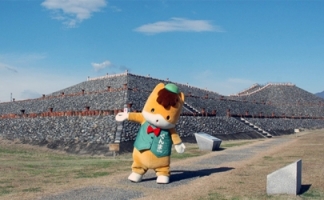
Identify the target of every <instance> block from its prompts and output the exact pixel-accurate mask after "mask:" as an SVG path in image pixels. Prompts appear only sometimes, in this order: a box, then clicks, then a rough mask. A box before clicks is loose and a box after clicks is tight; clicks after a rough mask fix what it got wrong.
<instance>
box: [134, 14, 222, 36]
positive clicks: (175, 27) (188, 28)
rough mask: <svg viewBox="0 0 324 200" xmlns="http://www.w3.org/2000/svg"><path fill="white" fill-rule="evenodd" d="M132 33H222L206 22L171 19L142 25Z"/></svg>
mask: <svg viewBox="0 0 324 200" xmlns="http://www.w3.org/2000/svg"><path fill="white" fill-rule="evenodd" d="M134 31H137V32H141V33H146V34H157V33H163V32H175V31H182V32H203V31H215V32H224V30H223V29H222V28H221V27H219V26H215V25H212V24H211V22H210V21H208V20H190V19H185V18H175V17H174V18H171V19H170V20H168V21H159V22H155V23H152V24H145V25H142V26H140V27H138V28H136V29H134Z"/></svg>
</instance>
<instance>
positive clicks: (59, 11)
mask: <svg viewBox="0 0 324 200" xmlns="http://www.w3.org/2000/svg"><path fill="white" fill-rule="evenodd" d="M41 5H42V6H44V7H45V8H47V9H49V10H52V11H53V14H54V16H53V19H57V20H61V21H63V23H64V24H65V25H67V26H68V27H70V28H72V27H75V26H76V25H77V24H78V23H81V22H82V21H83V20H85V19H89V18H90V17H91V14H92V13H94V12H99V11H100V9H101V8H103V7H105V6H106V5H107V3H106V0H45V1H44V2H43V3H41Z"/></svg>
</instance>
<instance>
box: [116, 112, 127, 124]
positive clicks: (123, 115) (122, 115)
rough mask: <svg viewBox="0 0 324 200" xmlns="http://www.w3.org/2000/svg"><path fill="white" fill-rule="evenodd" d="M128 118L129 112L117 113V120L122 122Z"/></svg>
mask: <svg viewBox="0 0 324 200" xmlns="http://www.w3.org/2000/svg"><path fill="white" fill-rule="evenodd" d="M126 119H128V113H126V112H120V113H118V114H117V115H116V121H118V122H122V121H124V120H126Z"/></svg>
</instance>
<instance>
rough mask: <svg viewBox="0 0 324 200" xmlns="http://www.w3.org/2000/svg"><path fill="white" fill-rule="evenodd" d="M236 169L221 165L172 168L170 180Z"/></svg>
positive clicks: (174, 180) (175, 180)
mask: <svg viewBox="0 0 324 200" xmlns="http://www.w3.org/2000/svg"><path fill="white" fill-rule="evenodd" d="M232 169H234V168H233V167H219V168H212V169H200V170H193V171H190V170H172V171H171V176H170V182H171V183H174V182H177V181H181V180H185V179H192V178H198V177H204V176H209V175H211V174H215V173H221V172H226V171H229V170H232ZM155 179H156V177H153V178H148V179H143V180H142V182H145V181H152V180H155Z"/></svg>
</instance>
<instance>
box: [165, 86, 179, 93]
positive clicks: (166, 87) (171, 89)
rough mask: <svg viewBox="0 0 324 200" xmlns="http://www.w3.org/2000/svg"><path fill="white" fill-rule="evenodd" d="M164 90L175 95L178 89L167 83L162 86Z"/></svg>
mask: <svg viewBox="0 0 324 200" xmlns="http://www.w3.org/2000/svg"><path fill="white" fill-rule="evenodd" d="M164 88H165V89H166V90H168V91H170V92H173V93H175V94H179V88H178V86H176V85H175V84H173V83H168V84H166V85H165V86H164Z"/></svg>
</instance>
